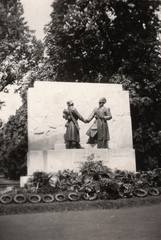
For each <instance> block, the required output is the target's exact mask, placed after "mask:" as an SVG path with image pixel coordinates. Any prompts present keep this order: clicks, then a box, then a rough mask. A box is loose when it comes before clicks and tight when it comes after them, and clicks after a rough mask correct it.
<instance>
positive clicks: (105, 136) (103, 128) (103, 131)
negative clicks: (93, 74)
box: [86, 98, 112, 148]
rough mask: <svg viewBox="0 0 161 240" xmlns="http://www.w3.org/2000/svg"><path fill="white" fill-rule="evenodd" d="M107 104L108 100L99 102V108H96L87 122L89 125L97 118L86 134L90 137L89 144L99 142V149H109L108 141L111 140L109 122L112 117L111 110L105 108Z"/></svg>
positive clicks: (103, 99)
mask: <svg viewBox="0 0 161 240" xmlns="http://www.w3.org/2000/svg"><path fill="white" fill-rule="evenodd" d="M105 103H106V98H101V99H100V100H99V107H98V108H95V109H94V110H93V112H92V113H91V115H90V116H89V117H88V118H87V120H86V123H88V122H90V121H91V120H92V119H93V118H95V121H94V123H93V125H92V126H91V127H90V128H89V130H88V131H87V133H86V134H87V135H88V136H89V140H88V143H94V142H95V141H97V144H98V145H97V147H98V148H108V141H109V140H110V135H109V129H108V124H107V120H110V119H111V118H112V115H111V112H110V109H109V108H106V107H105V106H104V104H105Z"/></svg>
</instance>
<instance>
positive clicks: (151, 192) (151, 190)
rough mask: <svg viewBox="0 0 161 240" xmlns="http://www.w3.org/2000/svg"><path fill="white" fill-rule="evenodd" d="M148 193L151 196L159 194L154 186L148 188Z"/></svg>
mask: <svg viewBox="0 0 161 240" xmlns="http://www.w3.org/2000/svg"><path fill="white" fill-rule="evenodd" d="M148 193H149V195H151V196H159V195H160V191H159V190H158V189H156V188H151V189H149V190H148Z"/></svg>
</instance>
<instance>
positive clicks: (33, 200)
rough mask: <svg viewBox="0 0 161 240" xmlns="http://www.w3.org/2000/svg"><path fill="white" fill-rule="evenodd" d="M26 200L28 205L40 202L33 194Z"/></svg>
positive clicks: (38, 197)
mask: <svg viewBox="0 0 161 240" xmlns="http://www.w3.org/2000/svg"><path fill="white" fill-rule="evenodd" d="M28 200H29V202H30V203H39V202H41V197H40V196H39V195H37V194H33V195H31V196H29V198H28Z"/></svg>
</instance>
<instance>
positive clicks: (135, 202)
mask: <svg viewBox="0 0 161 240" xmlns="http://www.w3.org/2000/svg"><path fill="white" fill-rule="evenodd" d="M160 203H161V195H159V196H156V197H154V196H147V197H145V198H138V197H132V198H125V199H121V198H120V199H117V200H95V201H83V200H82V201H77V202H69V201H66V202H53V203H43V202H40V203H29V202H26V203H23V204H16V203H10V204H2V203H0V215H12V214H30V213H42V212H64V211H83V210H84V211H85V210H88V211H90V210H97V209H119V208H130V207H141V206H150V205H154V204H160Z"/></svg>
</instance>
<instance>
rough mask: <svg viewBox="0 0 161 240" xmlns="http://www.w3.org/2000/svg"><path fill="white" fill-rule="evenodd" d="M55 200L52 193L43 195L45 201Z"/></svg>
mask: <svg viewBox="0 0 161 240" xmlns="http://www.w3.org/2000/svg"><path fill="white" fill-rule="evenodd" d="M54 200H55V198H54V196H53V195H51V194H45V195H44V196H42V201H43V202H44V203H52V202H54Z"/></svg>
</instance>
